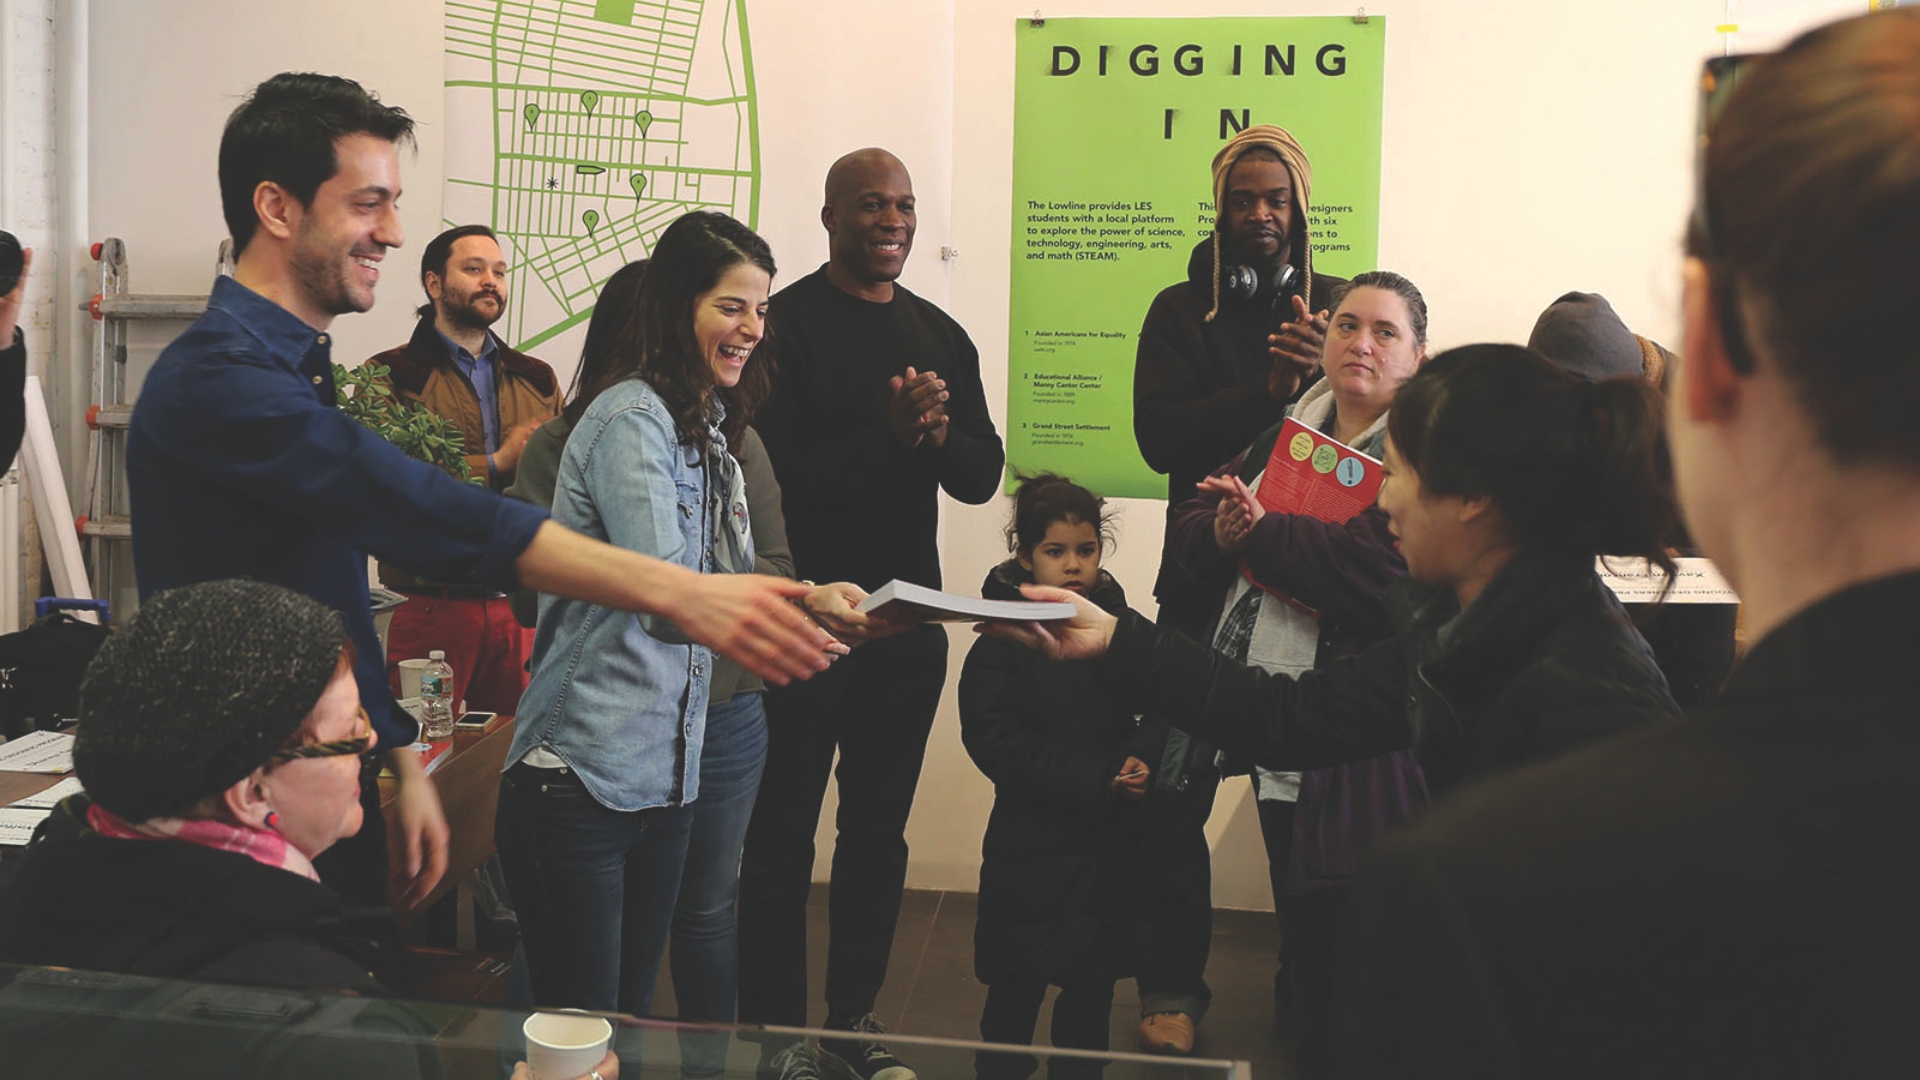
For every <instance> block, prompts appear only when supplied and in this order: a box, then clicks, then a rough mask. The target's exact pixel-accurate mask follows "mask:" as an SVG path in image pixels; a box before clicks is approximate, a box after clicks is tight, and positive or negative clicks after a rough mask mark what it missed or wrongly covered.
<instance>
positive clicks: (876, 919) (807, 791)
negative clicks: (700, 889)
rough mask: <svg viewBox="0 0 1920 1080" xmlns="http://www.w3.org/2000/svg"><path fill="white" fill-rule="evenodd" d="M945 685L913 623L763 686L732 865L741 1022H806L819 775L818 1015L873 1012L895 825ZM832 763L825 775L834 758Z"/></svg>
mask: <svg viewBox="0 0 1920 1080" xmlns="http://www.w3.org/2000/svg"><path fill="white" fill-rule="evenodd" d="M946 676H947V635H946V630H945V628H943V627H940V626H928V627H922V628H921V629H918V630H913V631H910V632H908V633H905V634H902V635H900V636H899V637H897V638H890V639H887V640H884V641H876V642H873V643H871V644H867V645H862V646H860V647H859V648H857V649H855V650H854V651H853V653H852V655H850V656H848V657H847V658H846V659H844V660H841V661H839V662H838V663H836V664H835V665H834V666H833V667H832V668H831V669H830V670H828V671H826V672H825V673H823V674H821V675H817V676H815V677H814V678H812V679H809V680H808V681H806V682H803V683H797V684H795V685H792V686H787V687H783V688H780V689H777V690H769V691H768V693H767V698H766V706H767V768H766V772H765V773H764V774H763V775H762V777H761V780H760V798H759V801H758V802H757V803H756V804H755V805H754V810H753V819H752V821H751V822H749V824H748V825H747V839H746V846H745V849H744V850H743V851H742V853H741V863H740V908H739V912H740V913H739V923H740V931H739V933H740V1022H741V1023H745V1024H785V1025H790V1026H793V1027H803V1026H805V1025H806V1023H807V889H808V886H809V885H810V884H811V882H812V880H813V837H814V830H815V828H816V826H817V825H818V824H819V820H820V805H821V800H822V799H824V798H825V796H826V789H827V777H828V775H829V773H831V774H832V775H833V776H834V777H835V778H836V779H837V780H838V781H839V794H840V811H839V814H838V816H837V817H836V819H835V825H836V827H837V829H838V833H837V837H836V840H835V842H834V848H833V878H832V882H831V884H830V886H829V889H828V899H827V904H828V908H827V921H828V939H827V1009H828V1012H829V1014H830V1015H833V1016H841V1017H854V1016H859V1015H861V1014H863V1013H868V1012H872V1011H873V1003H874V999H875V998H876V997H878V996H879V993H880V985H881V983H882V982H884V981H885V979H886V975H887V957H888V954H889V953H890V952H891V951H892V949H893V929H894V923H895V922H897V921H898V920H899V918H900V893H901V890H902V889H903V888H904V887H905V885H906V879H907V839H906V829H907V815H908V813H909V812H910V811H911V810H912V809H913V793H914V789H915V787H917V786H918V784H919V782H920V764H921V761H922V759H924V758H925V756H926V752H927V734H928V732H930V731H931V730H932V728H933V714H934V710H935V708H936V707H937V706H938V705H939V703H940V688H941V686H942V685H944V684H945V682H946ZM836 750H837V751H838V752H839V756H840V761H839V765H838V766H837V767H836V766H835V765H834V753H835V751H836Z"/></svg>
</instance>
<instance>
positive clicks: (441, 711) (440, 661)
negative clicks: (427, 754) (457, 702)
mask: <svg viewBox="0 0 1920 1080" xmlns="http://www.w3.org/2000/svg"><path fill="white" fill-rule="evenodd" d="M427 661H428V663H427V670H425V671H423V672H421V673H420V698H421V701H422V702H423V703H424V704H425V706H426V708H425V709H423V710H422V712H423V713H424V714H425V715H424V717H423V723H424V725H425V727H426V730H425V731H424V732H422V734H423V735H424V736H425V737H426V738H428V739H449V738H452V737H453V665H451V664H449V663H447V654H446V653H444V652H442V651H440V650H439V649H435V650H433V651H432V652H430V653H428V654H427Z"/></svg>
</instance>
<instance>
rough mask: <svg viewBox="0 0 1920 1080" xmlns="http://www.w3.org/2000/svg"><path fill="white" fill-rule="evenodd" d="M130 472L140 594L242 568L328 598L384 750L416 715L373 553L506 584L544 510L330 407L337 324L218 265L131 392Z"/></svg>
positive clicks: (406, 733)
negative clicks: (375, 599)
mask: <svg viewBox="0 0 1920 1080" xmlns="http://www.w3.org/2000/svg"><path fill="white" fill-rule="evenodd" d="M127 486H128V492H129V495H130V498H131V508H132V513H133V522H134V536H133V559H134V571H135V573H136V575H137V576H138V579H139V584H140V595H141V596H142V597H146V596H151V595H152V594H154V593H156V592H159V591H161V590H164V589H170V588H174V587H176V586H180V585H189V584H193V583H195V582H200V581H212V580H217V579H221V578H236V577H246V578H254V579H256V580H260V581H269V582H273V583H275V584H278V585H284V586H286V587H288V588H290V589H294V590H296V591H298V592H302V593H305V594H307V595H308V596H311V597H313V598H314V599H316V600H319V601H320V602H321V603H324V604H326V605H327V606H329V607H331V608H333V609H334V610H335V611H338V612H339V613H340V616H341V619H342V621H343V622H344V623H345V626H346V630H347V634H348V636H349V637H350V638H351V639H352V641H353V644H354V648H355V650H356V651H357V653H358V657H357V659H356V661H355V664H354V677H355V679H356V681H357V682H358V683H359V685H360V700H361V702H362V703H363V704H365V706H366V708H367V713H368V715H369V716H370V717H371V718H372V719H373V724H374V728H375V730H376V731H378V732H379V735H380V742H381V744H382V746H384V747H393V746H396V745H405V744H406V743H407V742H409V741H411V739H412V737H413V733H414V728H413V724H412V721H411V720H410V719H408V720H403V719H401V717H402V716H403V715H404V714H401V713H400V711H399V709H398V707H397V706H396V705H395V703H394V699H393V694H392V693H391V692H390V691H389V689H388V683H387V670H386V658H385V656H383V655H382V653H381V650H380V643H379V639H378V638H377V637H376V635H375V633H374V626H373V616H372V612H371V609H370V606H369V603H368V592H367V556H368V555H369V554H371V555H374V556H377V557H379V558H381V559H385V560H390V561H392V562H394V563H396V564H398V565H400V566H402V567H404V568H406V569H408V570H410V571H412V572H414V573H417V574H420V575H422V576H423V577H430V578H433V579H436V580H440V581H454V582H469V583H473V584H477V585H484V586H487V587H489V588H493V589H500V590H511V589H513V588H515V587H517V585H518V580H517V575H516V573H515V570H514V561H515V560H516V559H518V558H519V556H520V554H521V552H523V551H525V550H526V548H527V545H529V544H531V543H532V542H533V535H534V533H535V532H536V531H537V530H538V529H539V528H540V525H541V523H542V522H543V521H545V520H546V517H547V515H546V512H545V511H543V510H540V509H538V508H536V507H533V506H530V505H528V504H526V503H521V502H516V501H514V500H512V499H505V498H501V497H500V496H498V495H494V494H493V493H491V492H489V491H487V490H486V489H485V488H482V487H479V486H476V485H473V484H462V483H460V482H459V481H457V480H454V479H453V478H452V477H450V476H448V475H447V474H446V473H444V472H441V471H440V470H439V469H436V468H434V467H433V466H431V465H428V464H425V463H424V462H419V461H415V460H413V459H412V458H409V457H407V456H406V455H405V454H403V453H401V452H400V450H398V449H397V448H395V447H394V446H393V444H391V443H389V442H387V441H386V440H385V439H382V438H381V437H380V436H378V435H375V434H374V433H373V432H371V431H369V430H367V429H366V428H365V427H362V426H361V425H360V424H359V423H357V422H356V421H354V420H353V419H352V418H351V417H349V416H347V414H345V413H343V412H341V411H340V410H339V409H338V408H337V407H336V405H335V390H334V384H333V366H332V336H331V335H329V334H327V333H325V332H323V331H316V330H315V329H313V328H312V327H310V326H308V325H307V324H306V323H304V322H302V321H301V320H300V319H299V318H298V317H297V316H295V315H294V314H293V313H292V312H289V311H287V310H286V309H285V308H282V307H280V306H279V305H278V304H275V303H273V302H272V301H270V300H268V299H266V298H265V297H263V296H261V295H260V294H258V293H256V292H254V291H252V290H251V289H248V288H247V287H246V286H244V285H241V284H240V283H239V282H237V281H235V280H233V279H232V278H228V277H222V278H220V279H218V280H217V281H215V282H214V286H213V294H212V296H211V297H210V298H209V299H208V301H207V311H206V314H204V315H202V316H200V318H199V319H198V320H196V321H195V322H194V324H193V325H192V326H191V327H189V328H188V329H187V332H186V333H184V334H182V335H181V336H180V337H179V338H178V339H176V340H175V341H174V342H173V343H172V344H171V345H169V346H167V348H166V350H165V351H164V352H162V353H161V354H160V358H159V360H157V361H156V362H155V363H154V366H153V370H152V372H151V373H150V374H148V376H147V379H146V383H145V385H144V386H143V387H142V388H141V390H140V396H139V400H138V402H137V403H136V405H135V406H134V411H133V424H132V427H131V429H130V430H129V432H128V437H127Z"/></svg>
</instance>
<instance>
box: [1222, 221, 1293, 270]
mask: <svg viewBox="0 0 1920 1080" xmlns="http://www.w3.org/2000/svg"><path fill="white" fill-rule="evenodd" d="M1270 235H1272V236H1274V238H1275V239H1276V240H1277V241H1278V242H1277V243H1276V244H1275V245H1274V249H1273V253H1272V254H1268V253H1266V252H1263V251H1261V250H1259V249H1258V248H1256V247H1254V245H1253V243H1252V242H1250V238H1249V237H1247V236H1246V235H1245V234H1235V235H1233V236H1231V237H1229V238H1228V239H1229V240H1230V241H1231V243H1230V244H1229V245H1228V246H1229V247H1231V248H1232V249H1233V256H1234V260H1235V261H1237V262H1239V263H1240V264H1241V265H1243V266H1251V267H1254V268H1255V269H1257V270H1259V271H1260V272H1261V274H1262V275H1263V276H1265V275H1271V274H1272V273H1273V272H1274V271H1276V270H1278V269H1280V264H1281V263H1283V262H1285V261H1286V258H1287V255H1288V253H1289V252H1290V250H1291V243H1290V241H1291V240H1292V237H1291V236H1290V235H1289V234H1288V230H1287V229H1285V228H1280V229H1274V230H1273V231H1272V232H1271V234H1270Z"/></svg>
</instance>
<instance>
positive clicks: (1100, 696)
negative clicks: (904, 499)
mask: <svg viewBox="0 0 1920 1080" xmlns="http://www.w3.org/2000/svg"><path fill="white" fill-rule="evenodd" d="M1031 580H1033V579H1032V576H1031V575H1030V574H1028V573H1027V572H1026V571H1025V570H1024V569H1022V568H1021V567H1020V564H1019V563H1017V562H1014V561H1012V560H1009V561H1008V562H1006V563H1003V564H1002V565H1001V566H999V567H997V568H995V570H994V571H993V573H991V574H989V575H988V576H987V581H986V584H984V585H983V586H982V587H981V595H983V596H986V597H988V598H989V599H1022V597H1021V596H1020V594H1019V591H1018V586H1019V583H1020V582H1022V581H1031ZM1088 599H1090V600H1092V601H1094V602H1095V603H1097V604H1099V605H1100V606H1101V607H1103V608H1106V609H1107V610H1109V611H1120V610H1124V609H1125V607H1126V594H1125V593H1124V591H1123V590H1122V589H1121V588H1120V585H1119V583H1118V582H1116V581H1115V580H1114V579H1113V578H1112V577H1111V576H1109V575H1108V574H1107V573H1106V572H1105V571H1102V572H1101V574H1100V580H1099V583H1098V584H1097V585H1095V586H1094V588H1093V591H1092V592H1091V593H1090V594H1089V595H1088ZM1135 736H1136V727H1135V722H1134V714H1133V711H1132V710H1131V709H1129V708H1128V707H1127V705H1126V701H1125V699H1124V698H1123V697H1122V696H1121V695H1120V693H1119V688H1118V686H1117V685H1116V684H1115V682H1114V681H1113V680H1112V679H1109V678H1107V677H1106V676H1105V675H1104V674H1103V672H1102V671H1101V668H1100V664H1099V662H1098V661H1092V660H1087V661H1069V662H1065V663H1060V662H1055V661H1051V660H1048V659H1046V658H1045V657H1043V656H1041V655H1040V654H1039V653H1036V652H1033V651H1032V650H1029V649H1026V648H1023V647H1021V646H1019V645H1016V644H1014V643H1013V642H1010V641H1004V640H1000V639H997V638H987V637H983V638H981V639H980V640H978V641H976V642H974V645H973V648H972V650H971V651H969V652H968V653H967V663H966V667H965V669H964V670H963V671H962V673H961V675H960V737H961V740H962V741H963V742H964V743H965V744H966V747H967V753H969V754H971V755H972V756H973V761H974V764H976V765H978V766H979V767H980V771H981V772H983V773H985V774H986V775H987V778H988V779H989V780H992V781H993V813H992V814H991V815H990V816H989V817H988V819H987V835H986V840H985V842H984V843H983V844H982V845H981V852H980V854H981V859H980V909H979V915H978V917H977V919H976V921H975V923H974V932H973V967H974V974H975V975H976V976H978V978H979V979H980V981H981V982H983V983H986V984H988V985H993V984H994V983H996V982H1028V983H1036V982H1044V983H1050V984H1052V985H1055V986H1061V985H1065V984H1067V983H1069V982H1087V981H1095V980H1102V979H1107V980H1111V979H1120V978H1124V977H1126V976H1129V975H1131V974H1133V969H1134V963H1135V954H1136V951H1137V947H1136V942H1137V940H1138V939H1139V937H1140V930H1141V928H1140V926H1139V925H1138V920H1139V918H1140V915H1139V905H1138V903H1137V898H1138V896H1139V893H1140V873H1141V867H1140V862H1139V857H1138V853H1137V851H1136V848H1135V841H1134V837H1135V836H1137V835H1138V833H1139V831H1140V829H1141V828H1142V826H1143V825H1144V823H1145V821H1146V814H1147V808H1146V805H1145V803H1144V802H1137V803H1136V802H1129V801H1127V800H1125V799H1122V798H1120V797H1119V796H1117V795H1114V794H1113V793H1112V792H1111V791H1110V790H1109V784H1110V783H1111V782H1112V780H1113V778H1114V776H1116V775H1117V774H1118V773H1119V771H1120V765H1121V763H1122V762H1123V761H1125V760H1126V758H1127V756H1128V755H1129V754H1135V755H1138V756H1139V757H1141V758H1142V759H1143V760H1147V761H1149V763H1151V762H1152V761H1155V760H1157V757H1150V756H1149V755H1148V754H1147V753H1146V752H1143V751H1142V750H1140V749H1139V748H1135V747H1130V745H1129V740H1130V739H1133V738H1134V737H1135Z"/></svg>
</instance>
